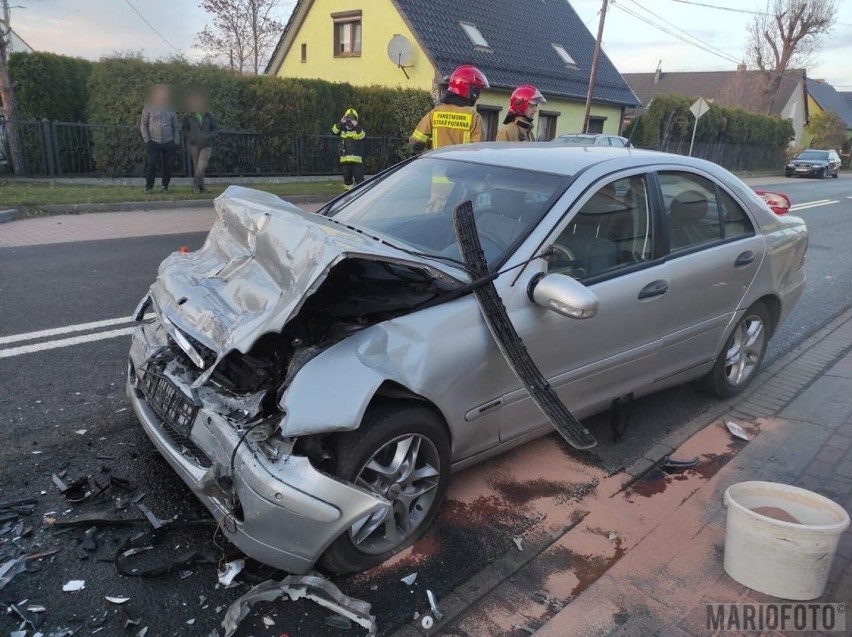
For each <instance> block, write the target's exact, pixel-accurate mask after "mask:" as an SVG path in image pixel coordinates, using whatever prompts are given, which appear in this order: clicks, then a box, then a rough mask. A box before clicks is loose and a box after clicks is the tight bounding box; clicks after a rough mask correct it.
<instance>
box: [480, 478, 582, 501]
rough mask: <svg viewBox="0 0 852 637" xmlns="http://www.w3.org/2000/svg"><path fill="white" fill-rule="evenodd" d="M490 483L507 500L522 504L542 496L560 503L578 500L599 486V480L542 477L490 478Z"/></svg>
mask: <svg viewBox="0 0 852 637" xmlns="http://www.w3.org/2000/svg"><path fill="white" fill-rule="evenodd" d="M488 484H489V486H490V487H492V488H494V489H496V490H497V491H499V492H500V494H501V495H502V496H503V498H504V499H505V500H506V501H507V502H510V503H512V504H514V505H519V506H522V505H526V504H529V503H530V502H532V501H533V500H538V499H541V498H553V499H555V500H556V501H557V502H558V503H559V504H568V503H570V502H577V501H579V500H582V499H583V498H584V497H586V496H587V495H589V494H590V493H592V492H593V491H594V490H595V488H596V487H597V486H598V481H597V480H591V481H589V482H579V483H577V482H560V481H554V480H545V479H542V478H540V479H537V480H525V481H523V482H520V481H516V480H511V479H506V478H501V479H494V480H490V481H489V483H488Z"/></svg>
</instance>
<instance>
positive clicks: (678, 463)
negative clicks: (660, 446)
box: [663, 456, 700, 473]
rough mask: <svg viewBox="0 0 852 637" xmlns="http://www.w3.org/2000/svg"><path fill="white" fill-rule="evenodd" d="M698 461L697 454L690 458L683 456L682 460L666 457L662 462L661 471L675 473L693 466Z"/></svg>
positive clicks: (696, 464)
mask: <svg viewBox="0 0 852 637" xmlns="http://www.w3.org/2000/svg"><path fill="white" fill-rule="evenodd" d="M699 462H700V459H699V458H698V456H692V457H691V458H685V459H683V460H680V459H678V458H672V457H668V458H666V460H665V462H663V471H665V472H667V473H676V472H678V471H683V470H685V469H692V468H693V467H695V466H698V463H699Z"/></svg>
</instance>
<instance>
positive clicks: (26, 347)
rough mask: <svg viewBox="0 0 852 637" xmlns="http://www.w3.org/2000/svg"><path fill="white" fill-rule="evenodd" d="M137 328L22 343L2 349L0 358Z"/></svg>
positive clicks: (91, 340) (98, 338)
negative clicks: (31, 343)
mask: <svg viewBox="0 0 852 637" xmlns="http://www.w3.org/2000/svg"><path fill="white" fill-rule="evenodd" d="M135 329H136V328H135V327H123V328H121V329H119V330H110V331H108V332H96V333H95V334H83V335H82V336H72V337H71V338H62V339H59V340H57V341H45V342H44V343H34V344H33V345H21V346H20V347H10V348H8V349H0V358H10V357H12V356H21V355H22V354H33V353H35V352H43V351H45V350H49V349H57V348H59V347H70V346H71V345H80V344H82V343H91V342H93V341H100V340H104V339H107V338H116V337H118V336H127V335H129V334H132V333H133V330H135Z"/></svg>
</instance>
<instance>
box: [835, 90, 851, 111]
mask: <svg viewBox="0 0 852 637" xmlns="http://www.w3.org/2000/svg"><path fill="white" fill-rule="evenodd" d="M837 94H838V95H840V97H842V98H843V100H844V101H845V102H846V103H847V104H848V105H849V108H852V91H838V92H837Z"/></svg>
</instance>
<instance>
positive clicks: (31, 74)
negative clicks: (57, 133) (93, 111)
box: [9, 53, 95, 122]
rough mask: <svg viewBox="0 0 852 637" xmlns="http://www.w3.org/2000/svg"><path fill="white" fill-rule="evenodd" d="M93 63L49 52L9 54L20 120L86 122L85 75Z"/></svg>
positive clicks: (87, 78)
mask: <svg viewBox="0 0 852 637" xmlns="http://www.w3.org/2000/svg"><path fill="white" fill-rule="evenodd" d="M94 65H95V63H93V62H90V61H89V60H83V59H80V58H73V57H68V56H65V55H55V54H53V53H13V54H12V55H10V56H9V74H10V75H11V77H12V81H13V82H14V83H15V97H16V101H17V104H18V116H19V117H20V118H21V119H51V120H59V121H62V122H83V121H85V120H86V106H87V104H88V101H89V76H90V75H91V73H92V68H93V66H94Z"/></svg>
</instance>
